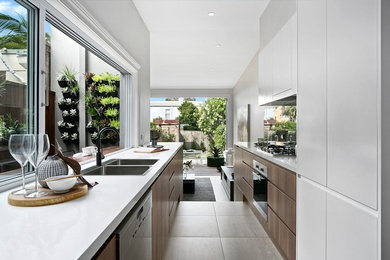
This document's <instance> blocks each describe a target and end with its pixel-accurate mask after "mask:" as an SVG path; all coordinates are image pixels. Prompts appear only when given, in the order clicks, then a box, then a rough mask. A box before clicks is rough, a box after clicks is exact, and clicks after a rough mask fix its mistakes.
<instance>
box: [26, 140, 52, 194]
mask: <svg viewBox="0 0 390 260" xmlns="http://www.w3.org/2000/svg"><path fill="white" fill-rule="evenodd" d="M34 137H35V151H34V152H33V153H32V154H30V155H29V156H28V160H29V162H30V163H31V164H32V166H34V168H35V191H34V192H32V193H29V194H27V195H25V196H26V197H27V198H39V197H42V196H45V195H47V194H48V193H47V192H45V191H38V168H39V166H40V165H41V163H42V162H43V160H45V158H46V156H47V154H48V153H49V150H50V142H49V136H48V135H47V134H37V135H35V136H34ZM26 152H27V151H26Z"/></svg>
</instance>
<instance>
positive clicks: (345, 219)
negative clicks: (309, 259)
mask: <svg viewBox="0 0 390 260" xmlns="http://www.w3.org/2000/svg"><path fill="white" fill-rule="evenodd" d="M350 202H351V203H350ZM350 202H349V201H347V200H344V199H342V198H340V197H336V196H333V195H331V194H329V193H328V194H327V217H326V218H327V225H326V227H327V237H326V238H327V246H326V249H327V253H326V255H327V259H329V260H368V259H370V260H377V259H380V258H379V255H378V217H377V216H375V213H373V212H370V211H371V210H369V209H364V208H363V207H362V206H361V205H355V204H356V203H354V202H352V200H350ZM352 203H354V204H352ZM313 259H315V258H313Z"/></svg>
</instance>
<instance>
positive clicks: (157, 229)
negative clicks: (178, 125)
mask: <svg viewBox="0 0 390 260" xmlns="http://www.w3.org/2000/svg"><path fill="white" fill-rule="evenodd" d="M182 197H183V149H180V150H179V151H178V152H177V153H176V155H175V156H174V158H173V159H172V160H171V162H170V163H169V164H168V166H167V167H166V168H165V169H164V170H163V172H162V173H161V174H160V176H159V177H158V178H157V180H156V181H155V182H154V184H153V185H152V203H153V207H152V248H153V249H152V256H153V260H160V259H162V258H163V256H164V251H165V246H166V243H167V239H168V235H169V232H170V228H171V226H172V222H173V221H174V216H175V213H176V208H177V205H178V203H179V201H180V200H181V199H182Z"/></svg>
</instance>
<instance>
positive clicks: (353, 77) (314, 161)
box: [297, 0, 380, 260]
mask: <svg viewBox="0 0 390 260" xmlns="http://www.w3.org/2000/svg"><path fill="white" fill-rule="evenodd" d="M297 14H298V18H297V19H298V95H297V96H298V98H297V101H298V122H299V123H298V130H297V133H298V137H297V140H298V147H297V156H298V165H297V173H298V176H300V177H299V178H298V182H297V183H298V184H297V259H300V260H301V259H303V260H305V259H329V260H333V259H336V260H337V259H343V260H348V259H353V260H356V259H380V254H379V248H380V246H379V245H380V237H379V234H380V232H379V223H380V222H379V215H380V208H379V207H378V201H379V200H378V198H379V190H378V187H379V186H380V182H379V179H380V178H379V174H380V168H379V160H378V151H379V149H380V136H379V134H378V133H379V132H378V128H379V115H380V114H379V105H378V104H379V102H378V101H379V100H380V98H379V93H380V91H379V89H380V82H379V75H380V73H379V72H380V65H379V62H380V49H379V46H380V45H379V41H380V37H379V36H380V35H379V32H380V26H379V24H380V15H379V14H380V6H379V0H343V1H340V0H298V4H297ZM368 121H369V122H368ZM313 200H317V202H318V203H314V201H313ZM308 216H310V217H313V218H315V219H316V220H311V219H310V217H308Z"/></svg>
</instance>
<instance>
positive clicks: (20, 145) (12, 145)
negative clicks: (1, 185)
mask: <svg viewBox="0 0 390 260" xmlns="http://www.w3.org/2000/svg"><path fill="white" fill-rule="evenodd" d="M28 148H30V151H31V152H33V151H34V150H35V140H34V136H33V135H30V134H14V135H11V137H10V139H9V142H8V149H9V152H10V154H11V155H12V157H14V159H15V160H16V161H17V162H18V163H19V164H20V167H21V168H22V183H23V185H22V189H21V190H17V191H14V192H12V194H16V195H26V194H27V193H29V192H30V190H27V189H26V180H25V173H24V167H25V166H26V164H27V162H28V153H25V151H26V150H27V149H28Z"/></svg>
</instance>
